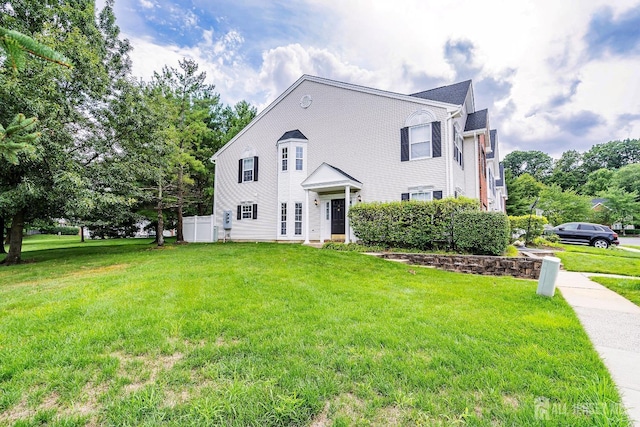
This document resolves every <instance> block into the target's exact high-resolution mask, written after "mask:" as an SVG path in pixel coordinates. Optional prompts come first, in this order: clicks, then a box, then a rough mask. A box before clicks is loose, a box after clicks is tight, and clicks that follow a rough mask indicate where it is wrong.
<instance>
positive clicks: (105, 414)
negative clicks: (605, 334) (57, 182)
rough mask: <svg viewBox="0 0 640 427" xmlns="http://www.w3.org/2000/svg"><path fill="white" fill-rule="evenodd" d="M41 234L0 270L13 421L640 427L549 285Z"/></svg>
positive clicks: (3, 386)
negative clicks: (631, 425)
mask: <svg viewBox="0 0 640 427" xmlns="http://www.w3.org/2000/svg"><path fill="white" fill-rule="evenodd" d="M73 239H76V238H75V237H74V238H73ZM26 244H27V249H28V248H29V245H33V246H32V247H34V248H35V247H36V246H35V245H40V246H39V247H38V250H34V251H30V252H25V256H24V258H25V259H28V260H33V261H34V262H32V263H27V264H24V265H20V266H17V267H11V268H6V267H5V268H0V425H2V424H9V425H10V424H14V423H16V424H17V425H42V424H46V423H48V424H49V425H59V426H76V425H78V426H80V425H96V424H100V425H157V424H166V425H176V426H183V425H194V426H195V425H198V426H200V425H237V426H246V425H256V426H258V425H259V426H263V425H313V426H316V427H319V426H330V425H334V426H346V425H358V426H360V425H380V426H386V425H411V426H412V425H474V426H484V425H486V426H493V425H545V426H547V425H555V426H566V425H572V426H593V425H608V426H611V425H613V426H623V425H628V422H627V420H626V419H625V418H624V416H623V415H622V414H621V412H620V407H619V397H618V395H617V392H616V391H615V387H614V386H613V384H612V382H611V379H610V377H609V374H608V373H607V371H606V370H605V368H604V366H603V364H602V362H601V361H600V359H599V358H598V356H597V354H596V353H595V351H594V350H593V347H592V345H591V343H590V342H589V340H588V338H587V336H586V334H585V333H584V331H583V330H582V328H581V327H580V324H579V322H578V320H577V318H576V316H575V315H574V313H573V311H572V310H571V308H570V307H569V306H568V305H567V304H566V303H565V302H564V300H563V299H562V297H561V296H560V295H557V296H556V297H555V298H553V299H547V298H542V297H539V296H537V295H536V294H535V289H536V283H535V281H523V280H517V279H512V278H495V277H484V276H483V277H480V276H473V275H461V274H456V273H448V272H442V271H437V270H433V269H425V268H420V267H408V266H406V265H402V264H396V263H392V262H388V261H384V260H380V259H377V258H373V257H369V256H366V255H361V254H356V253H339V252H335V251H328V250H318V249H313V248H308V247H303V246H299V245H282V244H280V245H279V244H249V243H247V244H231V243H230V244H209V245H206V244H199V245H195V244H190V245H184V246H167V247H166V248H165V249H161V250H156V249H153V248H152V245H149V244H148V240H112V241H105V242H87V243H86V244H84V245H80V244H76V243H74V242H73V241H72V240H69V239H65V238H54V240H53V241H52V242H44V241H43V240H42V238H40V239H33V238H31V239H28V240H27V241H26ZM62 244H63V245H64V246H65V247H64V248H59V249H47V248H50V247H52V246H59V245H62Z"/></svg>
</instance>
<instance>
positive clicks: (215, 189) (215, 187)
mask: <svg viewBox="0 0 640 427" xmlns="http://www.w3.org/2000/svg"><path fill="white" fill-rule="evenodd" d="M217 160H218V159H217V158H216V157H215V156H212V157H211V158H210V159H209V161H210V162H211V163H213V165H214V167H215V169H214V171H213V206H212V207H211V208H212V212H211V216H212V217H213V224H211V241H213V237H214V234H215V233H214V232H213V227H217V225H218V214H217V213H216V199H217V198H218V165H217V163H216V161H217Z"/></svg>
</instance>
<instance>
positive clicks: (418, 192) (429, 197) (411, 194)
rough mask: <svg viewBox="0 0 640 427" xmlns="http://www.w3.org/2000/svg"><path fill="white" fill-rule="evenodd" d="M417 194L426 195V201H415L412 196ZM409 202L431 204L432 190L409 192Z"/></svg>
mask: <svg viewBox="0 0 640 427" xmlns="http://www.w3.org/2000/svg"><path fill="white" fill-rule="evenodd" d="M418 194H426V195H428V197H427V199H426V200H425V199H422V198H420V199H416V198H415V196H414V195H418ZM409 200H417V201H422V202H432V201H433V190H410V191H409Z"/></svg>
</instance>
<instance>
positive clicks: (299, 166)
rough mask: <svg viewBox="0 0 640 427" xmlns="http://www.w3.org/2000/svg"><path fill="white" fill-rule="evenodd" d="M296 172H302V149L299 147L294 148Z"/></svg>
mask: <svg viewBox="0 0 640 427" xmlns="http://www.w3.org/2000/svg"><path fill="white" fill-rule="evenodd" d="M298 154H299V155H300V156H298ZM296 170H297V171H301V170H304V147H301V146H296Z"/></svg>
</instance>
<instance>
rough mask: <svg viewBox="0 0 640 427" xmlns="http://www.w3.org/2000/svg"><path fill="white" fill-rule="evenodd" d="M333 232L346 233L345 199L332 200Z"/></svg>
mask: <svg viewBox="0 0 640 427" xmlns="http://www.w3.org/2000/svg"><path fill="white" fill-rule="evenodd" d="M331 234H344V199H333V200H331Z"/></svg>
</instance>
